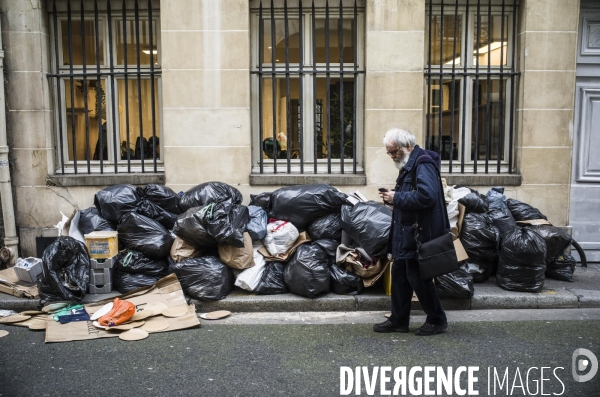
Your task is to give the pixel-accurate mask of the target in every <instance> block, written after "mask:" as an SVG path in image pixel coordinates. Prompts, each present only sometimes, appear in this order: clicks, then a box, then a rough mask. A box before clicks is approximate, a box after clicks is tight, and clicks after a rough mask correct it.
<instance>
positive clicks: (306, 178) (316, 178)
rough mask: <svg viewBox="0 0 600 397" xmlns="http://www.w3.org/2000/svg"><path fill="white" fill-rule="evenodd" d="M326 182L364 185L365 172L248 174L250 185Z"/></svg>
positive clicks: (342, 184) (365, 182)
mask: <svg viewBox="0 0 600 397" xmlns="http://www.w3.org/2000/svg"><path fill="white" fill-rule="evenodd" d="M311 183H328V184H330V185H332V186H365V185H366V184H367V177H366V175H365V174H318V175H315V174H256V173H252V174H250V185H252V186H281V185H307V184H311Z"/></svg>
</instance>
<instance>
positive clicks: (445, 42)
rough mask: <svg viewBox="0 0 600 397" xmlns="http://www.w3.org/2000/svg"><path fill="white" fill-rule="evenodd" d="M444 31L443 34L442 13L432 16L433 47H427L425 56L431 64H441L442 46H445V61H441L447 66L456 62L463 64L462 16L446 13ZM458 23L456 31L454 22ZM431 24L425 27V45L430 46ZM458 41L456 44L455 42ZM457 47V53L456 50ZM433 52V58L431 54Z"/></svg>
mask: <svg viewBox="0 0 600 397" xmlns="http://www.w3.org/2000/svg"><path fill="white" fill-rule="evenodd" d="M443 22H444V32H443V34H442V17H441V16H440V15H434V16H432V17H431V25H432V26H431V36H432V37H431V48H429V47H427V51H426V54H425V56H426V57H427V60H428V62H429V64H431V65H439V64H440V47H441V46H443V57H444V58H443V61H442V62H441V63H442V64H443V65H445V66H452V63H453V62H454V63H455V64H456V65H460V64H462V61H461V51H462V45H461V41H462V16H461V15H458V16H457V18H454V15H444V18H443ZM455 23H456V31H455V30H454V24H455ZM429 30H430V29H429V26H428V27H427V28H426V29H425V35H426V37H425V43H426V44H425V45H426V46H429V44H430V40H429ZM455 41H456V44H455ZM454 47H456V53H455V52H454ZM430 52H431V59H430V58H429V54H430Z"/></svg>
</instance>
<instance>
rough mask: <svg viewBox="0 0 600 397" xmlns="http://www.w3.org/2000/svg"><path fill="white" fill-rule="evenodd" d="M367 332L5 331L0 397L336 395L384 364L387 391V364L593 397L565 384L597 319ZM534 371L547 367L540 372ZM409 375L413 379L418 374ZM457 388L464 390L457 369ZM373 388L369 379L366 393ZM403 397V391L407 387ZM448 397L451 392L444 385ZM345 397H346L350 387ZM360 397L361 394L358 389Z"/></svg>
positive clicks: (355, 328)
mask: <svg viewBox="0 0 600 397" xmlns="http://www.w3.org/2000/svg"><path fill="white" fill-rule="evenodd" d="M548 312H550V311H548ZM488 313H489V312H488ZM491 315H492V317H493V313H491ZM525 317H526V316H525ZM500 318H501V317H500ZM531 318H536V317H535V316H533V315H532V316H531ZM596 318H597V317H596ZM417 326H418V324H417V323H415V326H412V327H411V328H412V329H414V328H416V327H417ZM371 327H372V326H371V324H369V323H364V322H363V323H361V322H360V321H356V322H355V323H354V324H352V323H341V324H311V325H306V324H288V325H274V324H227V323H222V324H215V323H207V322H203V326H202V327H201V328H197V329H190V330H183V331H175V332H167V333H161V334H151V335H150V336H149V337H148V338H147V339H145V340H142V341H137V342H124V341H121V340H119V339H118V338H109V339H103V340H93V341H85V342H68V343H55V344H45V343H44V333H43V332H34V331H30V330H28V329H26V328H20V327H14V326H12V327H10V326H5V325H0V329H3V330H7V331H9V332H10V333H9V335H7V336H5V337H3V338H0V396H3V397H4V396H10V397H14V396H82V395H98V396H179V395H183V396H338V395H340V367H341V366H347V367H350V368H352V371H354V368H355V367H357V366H365V367H366V370H367V373H368V374H369V376H372V374H373V371H374V368H375V367H382V366H389V367H391V369H392V370H391V372H388V373H384V375H385V374H387V375H388V376H390V377H391V380H390V383H388V384H387V387H384V389H386V388H387V389H389V390H390V391H392V390H393V388H394V385H395V382H394V378H393V372H394V369H396V368H398V367H406V371H407V377H408V375H409V371H410V370H411V368H414V367H416V366H420V367H425V366H440V367H444V370H447V369H446V368H445V367H447V366H452V367H453V371H456V369H457V368H458V367H459V366H466V367H469V366H471V367H473V366H477V367H479V369H478V370H477V371H475V372H474V373H473V374H474V376H476V377H477V378H478V380H477V381H474V383H473V386H472V387H473V389H474V390H476V391H478V393H479V394H478V395H482V396H487V395H500V396H506V395H513V396H522V395H563V396H567V397H572V396H586V397H587V396H600V373H599V374H597V375H596V376H595V377H594V378H593V379H592V380H590V381H588V382H585V383H578V382H575V381H574V380H573V376H572V374H571V358H572V354H573V352H574V350H575V349H578V348H585V349H588V350H590V351H592V352H593V353H595V355H596V356H597V357H600V321H598V320H561V319H559V320H556V319H551V320H535V321H523V320H521V321H501V322H493V321H478V320H474V321H464V322H463V321H460V322H453V323H451V324H450V327H449V331H448V332H447V333H445V334H442V335H437V336H435V337H417V336H415V335H413V334H376V333H374V332H372V330H371ZM589 366H590V365H588V368H589ZM534 367H535V368H534ZM541 367H550V368H549V369H548V368H546V369H545V370H544V371H545V372H544V373H543V376H542V374H541ZM559 367H561V368H559ZM530 368H533V369H530ZM507 369H508V372H507V373H508V377H507V381H506V383H505V384H504V385H503V387H502V388H500V387H499V384H498V383H494V382H493V381H491V382H488V370H489V371H490V373H491V374H492V379H493V375H494V371H495V372H496V373H497V374H499V375H498V376H499V378H500V379H502V378H503V376H504V374H505V373H506V371H507ZM399 371H400V372H398V373H399V374H401V369H400V370H399ZM528 371H529V376H528V377H527V376H526V375H527V374H528ZM584 372H585V371H584ZM353 373H354V372H353ZM361 373H362V370H361ZM453 373H455V372H453ZM378 374H380V373H378ZM415 374H416V378H415V379H420V380H422V379H421V378H422V377H423V372H418V371H417V372H416V373H415ZM433 376H434V383H433V386H432V387H431V388H432V389H433V390H434V391H435V390H436V386H435V385H437V383H436V382H435V376H436V373H435V372H434V373H433ZM542 377H543V378H544V381H541V378H542ZM415 382H416V383H415ZM418 382H419V380H415V381H414V382H413V383H411V386H414V387H418ZM408 383H410V382H409V381H408V380H407V384H408ZM542 383H543V384H544V389H543V394H542V390H541V389H540V385H541V384H542ZM494 384H495V385H496V392H495V394H494V389H493V385H494ZM459 385H460V390H462V389H463V388H464V389H465V390H467V372H465V373H462V374H461V375H460V377H459ZM384 386H385V385H384ZM488 386H489V387H490V393H489V394H488ZM509 386H510V387H509ZM344 387H346V385H345V386H344ZM407 387H408V386H407ZM452 387H454V385H452ZM417 390H418V389H417ZM460 390H459V391H460ZM380 391H381V390H380V378H379V377H378V378H377V381H376V384H375V393H374V395H380ZM467 391H468V390H467ZM399 392H402V388H400V389H399ZM413 392H414V390H413ZM406 393H407V394H405V395H411V394H410V389H407V390H406ZM453 393H454V394H449V395H458V394H457V391H456V389H453ZM350 395H353V396H354V395H357V394H356V389H352V390H351V394H350ZM360 395H369V394H367V390H366V385H365V383H364V382H361V393H360ZM415 395H418V394H415ZM434 395H436V394H434ZM437 395H447V394H445V393H442V394H437Z"/></svg>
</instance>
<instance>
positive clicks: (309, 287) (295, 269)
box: [283, 243, 331, 298]
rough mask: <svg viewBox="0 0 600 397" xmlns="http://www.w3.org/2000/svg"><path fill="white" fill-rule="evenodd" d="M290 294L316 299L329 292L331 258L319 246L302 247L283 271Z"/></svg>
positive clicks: (307, 245)
mask: <svg viewBox="0 0 600 397" xmlns="http://www.w3.org/2000/svg"><path fill="white" fill-rule="evenodd" d="M283 277H284V280H285V285H286V286H287V287H288V289H289V290H290V292H293V293H294V294H297V295H301V296H304V297H307V298H315V297H317V296H318V295H320V294H323V293H325V292H328V291H329V284H330V279H331V276H330V274H329V258H327V255H326V254H325V252H323V250H322V249H321V247H319V246H318V245H317V244H313V243H306V244H302V245H300V246H299V247H298V248H297V249H296V252H295V253H294V255H293V256H292V258H291V259H290V260H289V262H288V264H287V266H286V267H285V270H284V271H283Z"/></svg>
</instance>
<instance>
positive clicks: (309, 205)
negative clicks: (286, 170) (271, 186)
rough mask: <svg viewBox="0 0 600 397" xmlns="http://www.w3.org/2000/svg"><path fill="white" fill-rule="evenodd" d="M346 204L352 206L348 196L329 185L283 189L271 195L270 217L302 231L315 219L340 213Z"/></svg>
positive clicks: (298, 186)
mask: <svg viewBox="0 0 600 397" xmlns="http://www.w3.org/2000/svg"><path fill="white" fill-rule="evenodd" d="M344 204H350V203H349V202H348V199H347V195H346V194H344V193H342V192H340V191H339V190H337V189H336V188H333V187H331V186H329V185H327V184H311V185H296V186H290V187H283V188H281V189H277V190H275V191H274V192H273V193H272V194H271V211H270V213H269V217H270V218H275V219H279V220H283V221H288V222H291V223H292V224H293V225H294V226H296V227H297V228H298V230H300V231H302V230H305V229H306V228H307V227H308V225H310V224H311V223H312V222H313V221H314V220H315V219H318V218H320V217H322V216H325V215H328V214H332V213H339V211H340V207H341V206H342V205H344Z"/></svg>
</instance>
